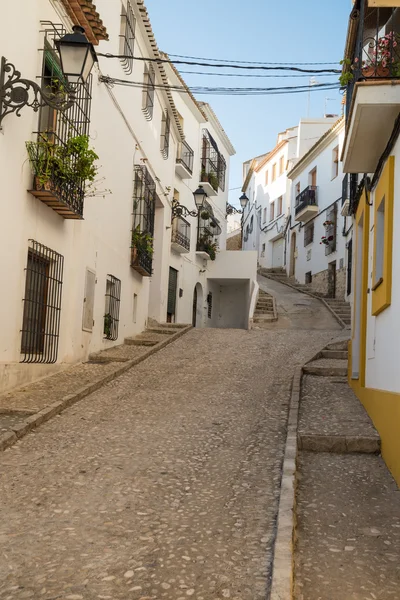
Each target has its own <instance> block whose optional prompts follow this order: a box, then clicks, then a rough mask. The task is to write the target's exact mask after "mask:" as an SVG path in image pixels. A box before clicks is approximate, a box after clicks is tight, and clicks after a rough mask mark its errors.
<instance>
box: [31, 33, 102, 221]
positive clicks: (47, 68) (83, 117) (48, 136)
mask: <svg viewBox="0 0 400 600" xmlns="http://www.w3.org/2000/svg"><path fill="white" fill-rule="evenodd" d="M44 34H45V41H44V50H43V64H42V75H41V82H42V83H41V85H42V88H43V89H44V90H45V91H46V93H47V94H49V93H50V94H51V93H54V94H60V93H61V94H62V93H63V90H64V89H65V86H67V82H66V81H65V79H64V76H63V73H62V70H61V66H60V63H59V60H58V56H57V53H56V50H55V41H56V40H57V39H59V38H60V37H61V36H62V35H64V34H65V29H64V28H63V27H62V26H61V25H52V27H51V28H49V29H46V30H45V32H44ZM74 89H75V94H76V99H75V102H74V104H73V106H72V107H71V108H69V109H68V110H66V111H63V112H62V113H61V112H59V111H57V110H55V109H53V108H51V107H49V106H47V105H46V106H43V107H42V108H41V109H40V113H39V124H38V125H39V130H38V131H36V132H34V133H35V134H36V135H37V142H35V143H32V144H30V145H29V158H30V160H31V162H32V165H33V170H34V171H40V170H41V169H40V164H41V163H43V161H44V160H45V159H46V154H47V153H49V152H51V149H52V148H53V147H63V148H65V149H67V146H68V143H71V140H73V139H75V138H77V137H78V136H88V134H89V126H90V107H91V99H92V96H91V91H92V77H91V76H89V77H88V79H87V81H86V83H82V82H81V83H77V84H76V86H75V87H74ZM49 142H50V145H49ZM49 148H50V150H49ZM65 154H66V157H65V158H63V159H61V158H60V160H63V161H64V164H63V165H62V166H63V168H62V169H56V166H54V168H53V169H52V172H51V173H50V180H49V182H48V185H49V188H50V190H51V191H52V192H53V193H54V194H55V196H56V197H57V198H58V199H59V200H60V201H61V202H62V203H63V204H65V206H66V207H68V208H69V209H71V210H72V212H73V213H75V214H76V215H77V216H78V217H79V216H82V215H83V200H84V195H85V181H84V180H83V179H81V178H79V177H77V176H74V175H73V173H74V164H72V161H73V160H74V159H73V158H71V154H70V153H69V152H66V153H65ZM66 161H68V162H66ZM35 166H36V168H35ZM65 172H68V173H71V174H72V175H71V177H68V178H66V177H65V176H64V174H65Z"/></svg>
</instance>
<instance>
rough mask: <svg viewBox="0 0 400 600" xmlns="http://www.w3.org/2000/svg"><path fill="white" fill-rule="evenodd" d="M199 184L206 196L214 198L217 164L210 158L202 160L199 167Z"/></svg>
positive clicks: (216, 184) (216, 187) (216, 191)
mask: <svg viewBox="0 0 400 600" xmlns="http://www.w3.org/2000/svg"><path fill="white" fill-rule="evenodd" d="M200 169H201V170H200V183H201V185H202V186H203V188H204V189H205V191H206V192H207V195H208V196H216V195H217V193H218V186H219V179H218V164H217V163H215V162H213V161H212V160H211V158H203V159H202V160H201V167H200Z"/></svg>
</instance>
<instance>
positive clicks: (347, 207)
mask: <svg viewBox="0 0 400 600" xmlns="http://www.w3.org/2000/svg"><path fill="white" fill-rule="evenodd" d="M349 211H350V200H349V199H348V198H347V199H346V200H345V201H344V202H343V204H342V208H341V210H340V214H341V215H342V217H348V216H349V214H350V213H349Z"/></svg>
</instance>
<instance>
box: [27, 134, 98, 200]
mask: <svg viewBox="0 0 400 600" xmlns="http://www.w3.org/2000/svg"><path fill="white" fill-rule="evenodd" d="M26 149H27V152H28V159H29V162H30V165H31V168H32V172H33V175H34V187H35V189H37V190H40V189H46V190H50V189H52V188H53V187H54V186H55V185H58V186H61V185H62V184H63V183H66V184H68V185H70V186H71V185H72V187H74V184H76V185H77V186H78V185H80V184H81V183H82V182H85V183H87V182H88V183H89V185H90V183H93V182H94V181H95V178H96V175H97V173H98V166H97V165H96V164H95V163H96V161H97V160H98V158H99V157H98V156H97V154H96V153H95V152H94V150H92V149H91V148H89V137H88V136H87V135H78V136H75V137H72V138H70V139H69V140H68V141H67V142H66V143H65V144H62V145H57V144H54V143H52V142H51V141H50V140H49V139H48V138H47V137H46V136H45V135H42V136H41V137H40V139H39V140H38V141H37V142H26Z"/></svg>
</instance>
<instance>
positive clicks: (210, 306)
mask: <svg viewBox="0 0 400 600" xmlns="http://www.w3.org/2000/svg"><path fill="white" fill-rule="evenodd" d="M207 305H208V306H207V315H208V318H209V319H211V317H212V293H211V292H209V293H208V294H207Z"/></svg>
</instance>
